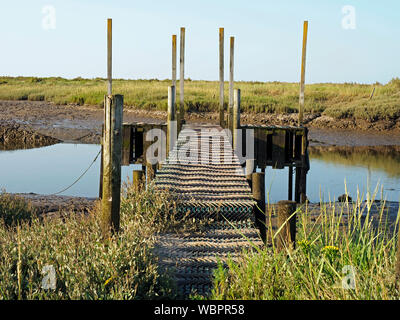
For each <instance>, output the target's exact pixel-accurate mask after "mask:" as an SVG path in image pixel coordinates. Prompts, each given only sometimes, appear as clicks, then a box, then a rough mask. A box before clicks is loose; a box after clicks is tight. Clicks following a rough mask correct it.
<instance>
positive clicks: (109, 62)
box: [107, 19, 112, 96]
mask: <svg viewBox="0 0 400 320" xmlns="http://www.w3.org/2000/svg"><path fill="white" fill-rule="evenodd" d="M107 94H108V95H109V96H110V95H112V19H107Z"/></svg>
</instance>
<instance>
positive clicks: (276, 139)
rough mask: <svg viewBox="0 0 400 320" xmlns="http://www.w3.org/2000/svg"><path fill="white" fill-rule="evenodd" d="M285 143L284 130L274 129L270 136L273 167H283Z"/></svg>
mask: <svg viewBox="0 0 400 320" xmlns="http://www.w3.org/2000/svg"><path fill="white" fill-rule="evenodd" d="M285 143H286V132H285V131H284V130H276V131H275V132H274V134H273V136H272V164H273V167H274V169H283V168H284V167H285V156H286V152H285Z"/></svg>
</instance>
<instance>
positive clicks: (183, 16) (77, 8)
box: [0, 0, 400, 83]
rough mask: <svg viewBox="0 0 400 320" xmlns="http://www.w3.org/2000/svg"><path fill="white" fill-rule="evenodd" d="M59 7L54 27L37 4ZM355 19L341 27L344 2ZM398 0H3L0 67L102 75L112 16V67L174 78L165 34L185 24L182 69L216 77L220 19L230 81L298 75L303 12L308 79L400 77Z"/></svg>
mask: <svg viewBox="0 0 400 320" xmlns="http://www.w3.org/2000/svg"><path fill="white" fill-rule="evenodd" d="M46 5H51V6H53V7H54V8H55V14H56V15H55V17H56V26H55V29H49V30H45V29H43V27H42V20H43V18H44V16H45V15H44V14H43V13H42V8H43V7H44V6H46ZM345 5H351V6H353V7H354V8H355V18H356V20H355V21H356V28H355V29H343V27H342V19H343V17H344V14H343V13H342V8H343V6H345ZM399 17H400V2H399V1H397V0H382V1H366V0H348V1H340V0H280V1H277V0H275V1H269V0H247V1H243V0H241V1H237V0H213V1H211V0H202V1H199V0H197V1H190V0H169V1H165V0H154V1H151V0H147V1H143V0H140V1H137V0H131V1H128V0H109V1H106V0H96V1H94V0H80V1H78V0H64V1H62V0H47V1H41V0H14V1H7V0H3V1H2V4H1V10H0V35H1V39H2V46H1V47H2V48H1V61H2V63H1V64H0V74H2V75H10V76H17V75H26V76H62V77H66V78H74V77H78V76H81V77H86V78H92V77H105V76H106V19H107V18H112V19H113V76H114V77H115V78H126V79H148V78H158V79H166V78H170V77H171V70H170V69H171V35H172V34H177V35H178V39H179V29H180V27H182V26H183V27H186V65H185V77H190V78H191V79H205V80H217V79H218V28H219V27H224V28H225V53H226V54H225V66H226V79H227V77H228V72H227V71H228V70H227V69H228V68H227V67H228V65H229V59H228V57H229V56H228V46H229V36H235V80H245V81H287V82H298V81H299V79H300V61H301V38H302V24H303V21H304V20H308V21H309V38H308V48H307V72H306V82H307V83H318V82H360V83H374V82H375V81H379V82H382V83H386V82H388V81H389V80H390V79H391V78H393V77H398V76H400V59H399V56H400V19H399Z"/></svg>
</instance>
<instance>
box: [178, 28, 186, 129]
mask: <svg viewBox="0 0 400 320" xmlns="http://www.w3.org/2000/svg"><path fill="white" fill-rule="evenodd" d="M180 49H181V50H180V56H179V62H180V70H179V71H180V80H179V85H180V90H179V95H180V100H179V116H178V132H180V131H181V129H182V123H183V120H184V117H185V105H184V91H183V90H184V82H185V28H181V43H180Z"/></svg>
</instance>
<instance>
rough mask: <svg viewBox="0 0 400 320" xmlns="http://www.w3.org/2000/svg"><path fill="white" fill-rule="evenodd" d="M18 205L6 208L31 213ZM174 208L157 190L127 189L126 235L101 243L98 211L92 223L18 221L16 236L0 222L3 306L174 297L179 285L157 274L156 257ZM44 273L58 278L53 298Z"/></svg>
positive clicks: (79, 219) (71, 218) (73, 218)
mask: <svg viewBox="0 0 400 320" xmlns="http://www.w3.org/2000/svg"><path fill="white" fill-rule="evenodd" d="M7 201H8V200H7ZM10 201H11V200H10ZM13 201H16V200H13ZM12 203H13V204H8V207H10V208H13V206H16V207H22V208H25V206H24V205H23V204H22V203H21V202H19V201H16V202H12ZM171 205H172V204H171V202H170V200H169V199H168V198H167V196H166V195H164V194H160V193H157V192H155V191H154V190H153V188H152V187H149V188H148V190H146V191H142V192H140V193H139V192H136V191H135V190H133V189H132V187H128V188H127V189H126V190H125V192H124V196H123V197H122V200H121V229H122V230H121V232H120V233H119V234H117V235H115V236H114V238H113V239H111V240H109V241H105V240H103V239H102V235H101V231H100V230H101V229H100V218H99V216H100V215H99V208H98V207H96V208H95V209H94V210H93V211H92V212H90V214H88V215H86V216H78V215H74V214H69V215H66V217H64V219H54V218H53V219H46V218H43V219H42V220H39V219H37V218H33V219H32V220H31V221H30V223H26V222H24V221H21V220H19V224H18V227H17V228H10V227H8V226H7V225H6V224H5V222H4V221H0V274H1V275H2V276H1V277H0V299H18V298H21V299H158V298H166V297H171V296H173V288H174V285H173V283H172V282H171V281H170V279H169V278H168V276H167V275H165V274H159V273H158V269H157V264H156V259H155V257H154V256H153V254H152V247H153V245H154V242H155V237H156V234H157V232H160V231H162V230H164V229H165V228H168V227H169V222H168V221H171V219H170V217H169V216H168V213H169V212H171V210H170V209H171ZM5 210H6V211H7V209H5ZM46 266H51V267H52V268H54V270H55V273H56V288H55V289H54V290H53V289H46V288H44V287H43V286H42V280H43V277H44V274H43V273H42V272H43V270H45V267H46Z"/></svg>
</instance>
